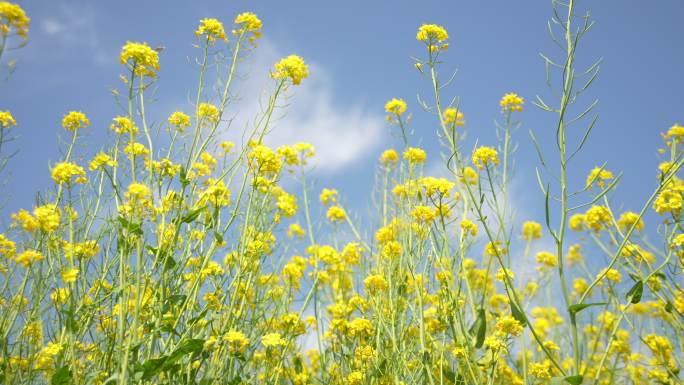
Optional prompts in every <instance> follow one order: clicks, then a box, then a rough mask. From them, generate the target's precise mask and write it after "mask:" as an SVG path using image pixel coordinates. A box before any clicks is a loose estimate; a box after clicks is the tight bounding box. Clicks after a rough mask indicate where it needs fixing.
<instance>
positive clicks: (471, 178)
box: [459, 167, 479, 185]
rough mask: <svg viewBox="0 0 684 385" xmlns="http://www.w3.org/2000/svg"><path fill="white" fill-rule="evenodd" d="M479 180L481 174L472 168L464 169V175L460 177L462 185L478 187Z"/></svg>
mask: <svg viewBox="0 0 684 385" xmlns="http://www.w3.org/2000/svg"><path fill="white" fill-rule="evenodd" d="M478 179H479V174H478V173H477V171H475V169H473V168H472V167H465V168H463V174H462V175H461V176H460V177H459V180H460V181H461V182H462V183H466V184H469V185H476V184H477V182H478Z"/></svg>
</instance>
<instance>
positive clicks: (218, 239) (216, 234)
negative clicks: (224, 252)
mask: <svg viewBox="0 0 684 385" xmlns="http://www.w3.org/2000/svg"><path fill="white" fill-rule="evenodd" d="M214 239H216V243H218V244H219V245H220V244H223V235H221V234H220V233H219V232H218V231H214Z"/></svg>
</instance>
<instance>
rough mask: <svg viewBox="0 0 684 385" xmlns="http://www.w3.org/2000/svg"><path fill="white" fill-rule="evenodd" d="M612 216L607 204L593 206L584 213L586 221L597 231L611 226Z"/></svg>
mask: <svg viewBox="0 0 684 385" xmlns="http://www.w3.org/2000/svg"><path fill="white" fill-rule="evenodd" d="M612 218H613V216H612V215H611V214H610V210H609V209H608V208H607V207H605V206H591V207H590V208H589V210H587V212H586V213H585V214H584V221H585V223H586V224H587V226H588V227H589V228H590V229H592V230H594V231H595V232H599V231H601V230H602V229H604V228H607V227H609V226H610V225H611V222H612Z"/></svg>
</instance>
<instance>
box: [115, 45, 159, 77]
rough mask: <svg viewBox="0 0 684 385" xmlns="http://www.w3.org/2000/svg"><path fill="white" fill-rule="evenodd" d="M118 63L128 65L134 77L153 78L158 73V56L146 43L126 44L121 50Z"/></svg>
mask: <svg viewBox="0 0 684 385" xmlns="http://www.w3.org/2000/svg"><path fill="white" fill-rule="evenodd" d="M119 62H121V64H128V65H129V66H130V68H131V70H132V71H133V73H134V74H135V75H136V76H149V77H155V76H156V72H157V71H159V54H158V53H157V51H155V50H153V49H152V48H150V46H149V45H147V43H138V42H131V41H129V42H127V43H126V44H125V45H124V46H123V47H122V48H121V53H120V54H119Z"/></svg>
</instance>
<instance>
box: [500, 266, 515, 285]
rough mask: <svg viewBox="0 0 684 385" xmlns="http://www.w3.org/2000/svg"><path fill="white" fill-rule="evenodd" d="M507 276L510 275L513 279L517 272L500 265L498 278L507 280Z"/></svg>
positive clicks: (502, 280)
mask: <svg viewBox="0 0 684 385" xmlns="http://www.w3.org/2000/svg"><path fill="white" fill-rule="evenodd" d="M506 276H508V279H510V280H511V281H512V280H513V279H515V274H514V273H513V272H512V271H511V270H509V269H506V268H504V267H500V268H499V270H498V271H497V272H496V280H497V281H500V282H506Z"/></svg>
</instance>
